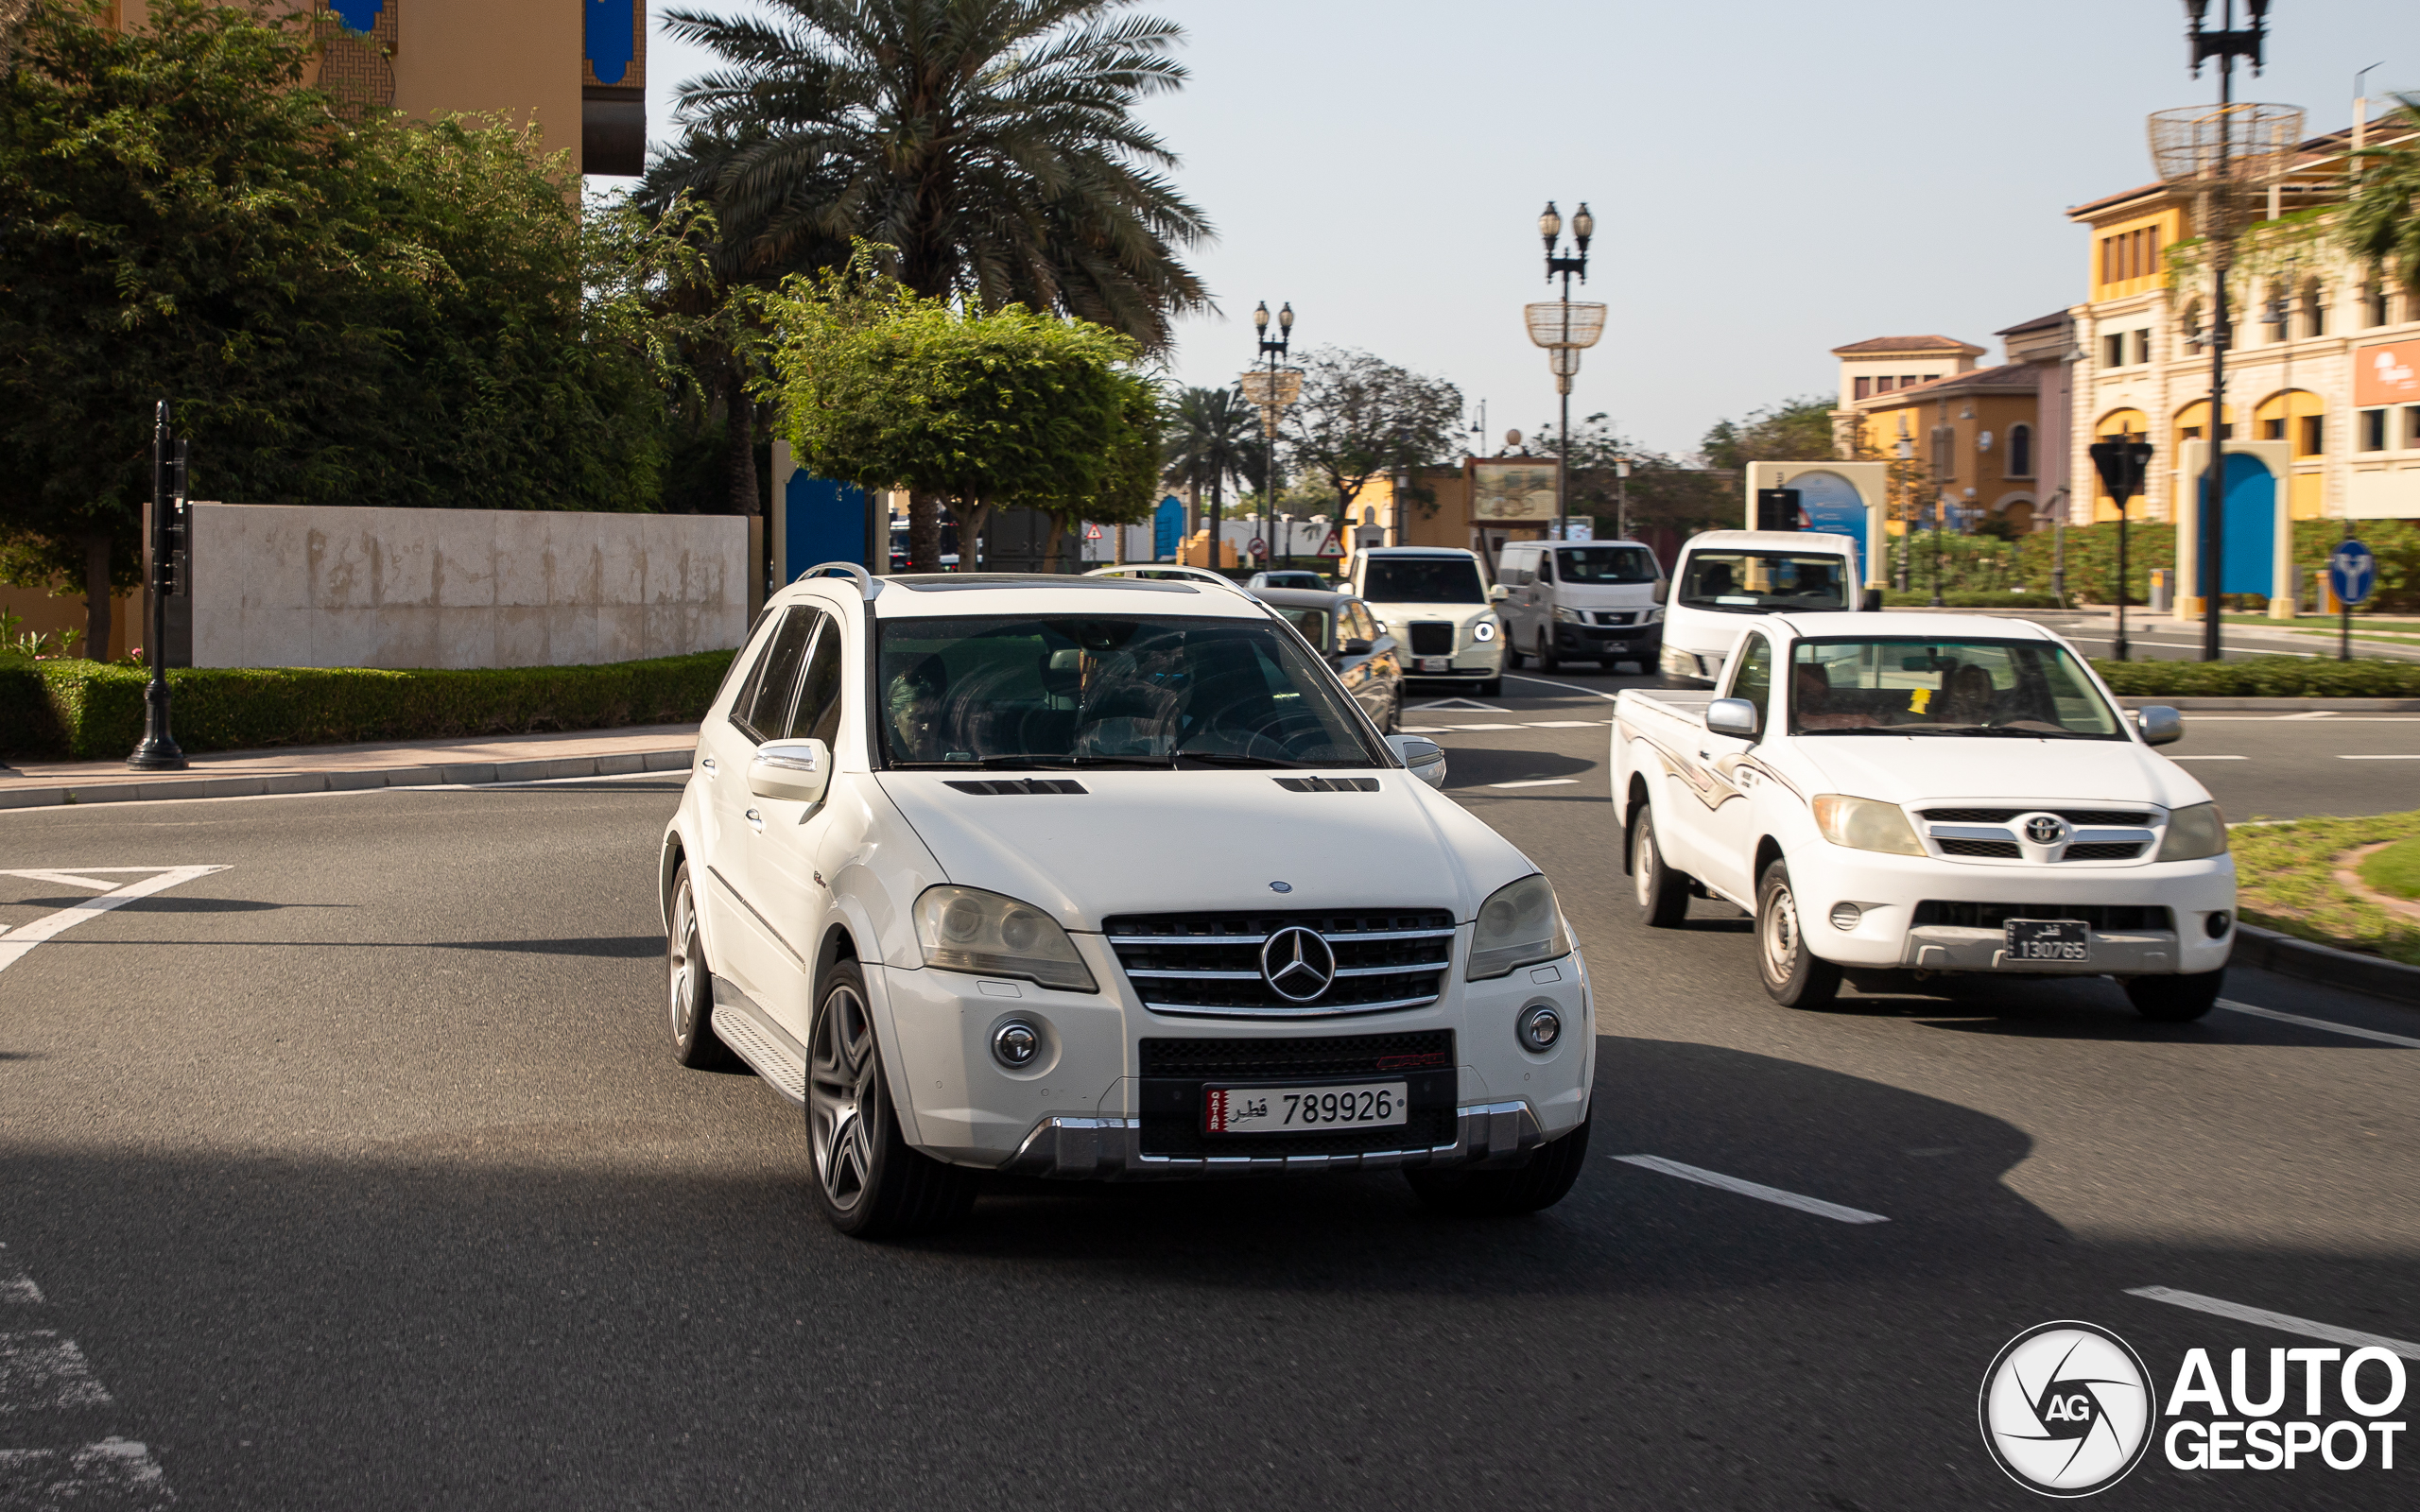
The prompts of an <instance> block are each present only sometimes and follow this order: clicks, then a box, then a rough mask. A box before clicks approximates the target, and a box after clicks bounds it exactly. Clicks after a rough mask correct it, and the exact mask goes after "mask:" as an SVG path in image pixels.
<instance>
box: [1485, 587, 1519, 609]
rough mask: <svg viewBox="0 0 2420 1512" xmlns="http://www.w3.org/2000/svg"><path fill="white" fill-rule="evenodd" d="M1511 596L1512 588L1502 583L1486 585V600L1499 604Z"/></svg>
mask: <svg viewBox="0 0 2420 1512" xmlns="http://www.w3.org/2000/svg"><path fill="white" fill-rule="evenodd" d="M1512 596H1513V590H1511V589H1510V588H1507V587H1505V586H1504V585H1503V584H1502V583H1491V584H1489V585H1488V590H1487V601H1488V602H1489V603H1491V604H1501V603H1503V602H1504V601H1505V600H1506V599H1508V598H1511V597H1512Z"/></svg>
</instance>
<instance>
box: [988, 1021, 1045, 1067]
mask: <svg viewBox="0 0 2420 1512" xmlns="http://www.w3.org/2000/svg"><path fill="white" fill-rule="evenodd" d="M1041 1053H1042V1031H1041V1030H1039V1029H1036V1028H1035V1027H1034V1026H1033V1025H1032V1024H1029V1023H1028V1022H1025V1021H1024V1020H1023V1019H1011V1020H1010V1021H1009V1022H1006V1023H1004V1024H1002V1025H1000V1026H999V1027H998V1028H996V1029H994V1030H993V1031H992V1058H993V1059H994V1060H996V1061H998V1062H999V1063H1000V1064H1001V1065H1003V1066H1006V1067H1008V1068H1009V1069H1010V1070H1011V1071H1023V1070H1024V1069H1025V1068H1026V1067H1028V1066H1030V1065H1032V1064H1033V1057H1036V1056H1038V1055H1040V1054H1041Z"/></svg>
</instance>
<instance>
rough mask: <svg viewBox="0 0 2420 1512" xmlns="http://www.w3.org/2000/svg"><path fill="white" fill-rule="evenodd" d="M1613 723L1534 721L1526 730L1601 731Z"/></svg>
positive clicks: (1526, 726) (1606, 721)
mask: <svg viewBox="0 0 2420 1512" xmlns="http://www.w3.org/2000/svg"><path fill="white" fill-rule="evenodd" d="M1610 723H1612V721H1611V720H1606V719H1532V720H1530V722H1529V723H1528V724H1527V725H1525V726H1523V727H1522V728H1524V729H1526V730H1601V729H1603V728H1604V727H1605V726H1606V725H1608V724H1610Z"/></svg>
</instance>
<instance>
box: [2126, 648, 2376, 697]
mask: <svg viewBox="0 0 2420 1512" xmlns="http://www.w3.org/2000/svg"><path fill="white" fill-rule="evenodd" d="M2092 664H2093V667H2094V669H2095V670H2096V671H2098V672H2099V673H2100V676H2101V679H2103V680H2104V681H2106V682H2107V683H2108V684H2109V686H2110V689H2111V691H2112V692H2115V693H2118V694H2121V695H2125V696H2159V695H2167V696H2172V697H2179V698H2195V697H2202V698H2420V662H2384V661H2377V660H2365V661H2354V662H2325V661H2306V660H2305V659H2303V658H2301V657H2295V656H2256V657H2251V658H2248V659H2247V660H2245V661H2241V662H2102V661H2098V660H2096V661H2095V662H2093V663H2092Z"/></svg>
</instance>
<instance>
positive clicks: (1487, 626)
mask: <svg viewBox="0 0 2420 1512" xmlns="http://www.w3.org/2000/svg"><path fill="white" fill-rule="evenodd" d="M1471 639H1472V640H1473V641H1493V640H1495V620H1494V619H1492V618H1490V619H1482V620H1477V621H1474V622H1473V623H1472V625H1471Z"/></svg>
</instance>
